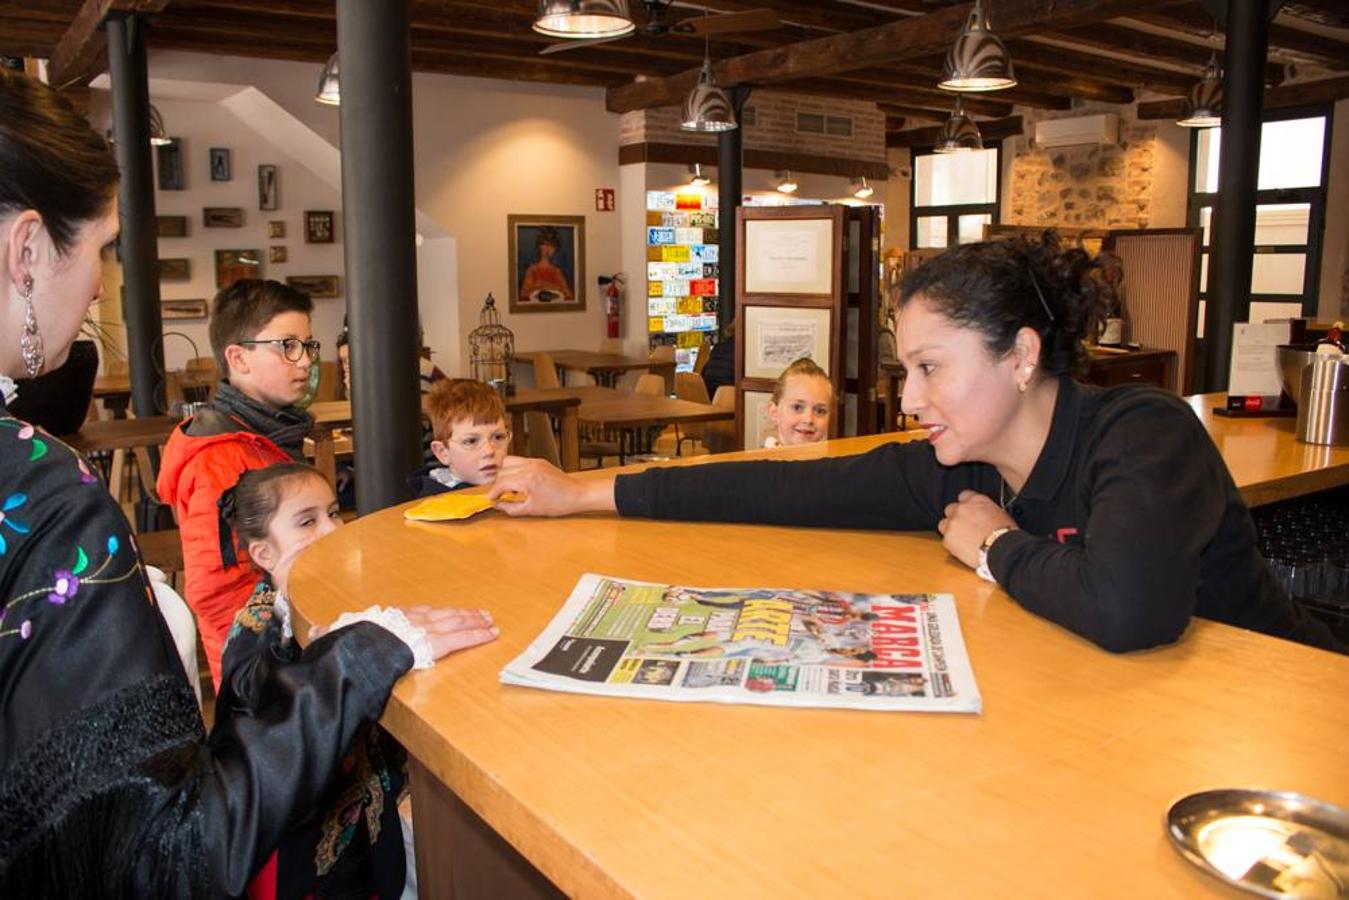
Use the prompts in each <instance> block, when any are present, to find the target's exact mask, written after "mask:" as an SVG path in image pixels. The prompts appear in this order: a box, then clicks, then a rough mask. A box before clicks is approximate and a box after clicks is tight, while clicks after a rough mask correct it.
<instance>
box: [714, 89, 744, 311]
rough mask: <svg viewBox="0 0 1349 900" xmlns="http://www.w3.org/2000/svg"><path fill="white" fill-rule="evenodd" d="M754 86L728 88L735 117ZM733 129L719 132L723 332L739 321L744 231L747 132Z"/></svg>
mask: <svg viewBox="0 0 1349 900" xmlns="http://www.w3.org/2000/svg"><path fill="white" fill-rule="evenodd" d="M749 91H750V89H749V88H747V87H733V88H730V89H729V90H727V92H726V93H727V94H728V95H729V96H730V98H731V107H732V108H733V109H734V110H735V120H736V121H737V122H739V121H740V117H741V116H742V115H743V114H744V112H745V101H746V100H748V99H749ZM742 129H743V125H742V126H741V128H732V129H731V130H730V131H723V132H721V133H720V134H718V135H717V205H718V207H719V208H718V210H717V225H718V228H717V237H718V238H719V239H720V245H721V246H720V250H719V251H718V253H717V259H718V260H720V262H718V263H717V290H718V298H719V299H718V301H717V328H718V331H719V333H720V334H721V335H723V336H724V335H725V334H726V329H727V328H728V327H729V326H730V324H731V323H732V322H734V321H735V285H736V271H735V251H736V247H737V245H738V244H739V242H740V233H739V230H738V229H737V228H736V225H735V211H736V210H737V209H739V208H740V201H741V199H742V198H743V196H744V191H743V189H744V174H745V161H744V131H743V130H742Z"/></svg>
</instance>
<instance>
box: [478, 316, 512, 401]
mask: <svg viewBox="0 0 1349 900" xmlns="http://www.w3.org/2000/svg"><path fill="white" fill-rule="evenodd" d="M468 358H469V366H470V371H471V373H472V375H473V380H474V381H481V382H483V383H484V384H490V385H491V386H492V387H494V388H496V389H497V391H499V392H500V393H501V394H502V395H503V396H509V395H511V394H514V393H515V380H514V378H512V376H511V367H512V366H513V365H514V363H515V334H514V333H513V332H512V331H511V330H510V329H509V328H507V327H506V326H505V325H502V324H501V317H500V316H499V315H498V314H497V302H496V298H495V297H493V296H492V295H491V294H488V295H487V300H486V302H484V303H483V305H482V312H480V313H478V327H477V328H475V329H473V330H472V331H470V332H469V333H468Z"/></svg>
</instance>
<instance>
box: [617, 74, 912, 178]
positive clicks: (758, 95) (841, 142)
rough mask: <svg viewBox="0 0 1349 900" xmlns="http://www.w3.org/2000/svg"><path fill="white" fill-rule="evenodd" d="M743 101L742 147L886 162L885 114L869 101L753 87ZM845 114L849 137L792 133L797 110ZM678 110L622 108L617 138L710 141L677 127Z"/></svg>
mask: <svg viewBox="0 0 1349 900" xmlns="http://www.w3.org/2000/svg"><path fill="white" fill-rule="evenodd" d="M748 106H749V107H750V108H751V109H752V110H753V111H754V124H752V125H746V126H745V134H744V146H745V149H747V150H775V151H779V152H783V153H803V154H809V155H816V156H838V157H843V158H846V159H859V160H866V161H867V162H882V163H883V162H885V114H884V113H882V112H881V111H880V109H879V108H878V107H877V106H876V104H874V103H865V102H862V101H857V100H836V99H833V98H824V97H803V96H799V95H796V94H787V93H781V92H777V91H755V92H754V93H753V94H752V95H751V96H750V99H749V104H748ZM798 111H800V112H809V113H819V114H828V115H831V116H847V117H849V118H851V119H852V120H853V135H852V137H850V138H845V137H835V136H833V135H820V134H797V132H796V114H797V112H798ZM681 112H682V110H681V109H680V108H679V107H677V106H663V107H660V108H658V109H647V110H639V111H637V112H630V113H623V115H622V116H621V117H620V119H619V132H618V142H619V144H621V145H627V144H640V143H647V142H649V143H662V144H715V143H716V142H717V139H716V137H715V136H714V135H704V134H697V133H696V132H690V131H685V130H683V129H682V128H680V127H679V120H680V116H681Z"/></svg>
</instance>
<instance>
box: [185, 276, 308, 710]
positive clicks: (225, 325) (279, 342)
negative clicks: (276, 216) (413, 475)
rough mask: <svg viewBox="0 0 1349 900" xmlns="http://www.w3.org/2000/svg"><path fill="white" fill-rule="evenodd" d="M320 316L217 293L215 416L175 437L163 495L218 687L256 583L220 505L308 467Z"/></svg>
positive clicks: (273, 299) (299, 304)
mask: <svg viewBox="0 0 1349 900" xmlns="http://www.w3.org/2000/svg"><path fill="white" fill-rule="evenodd" d="M313 308H314V304H313V301H312V300H310V299H309V296H308V295H307V294H304V293H301V292H300V291H297V290H295V289H294V288H291V287H287V286H286V285H284V284H281V283H279V282H276V281H262V280H259V279H255V278H245V279H240V280H239V281H236V282H235V283H234V284H232V285H230V286H229V287H227V288H224V289H223V290H221V291H220V292H219V293H218V294H216V297H215V300H214V301H212V304H211V321H210V325H209V332H210V336H211V350H212V352H213V353H214V354H215V358H216V364H217V365H218V366H219V367H220V371H221V373H223V376H224V377H223V378H222V379H221V381H220V383H219V384H218V385H217V386H216V389H215V394H214V396H213V397H212V399H211V402H210V403H209V404H208V405H207V407H206V408H205V409H204V410H202V411H201V412H199V413H197V414H196V415H195V416H193V417H192V418H190V419H187V420H185V421H184V422H183V423H182V424H181V425H180V426H178V428H176V429H174V431H173V434H172V435H171V436H170V437H169V441H168V443H167V444H166V445H165V447H164V454H163V458H162V460H161V463H160V470H159V479H158V488H159V495H160V497H162V498H163V500H164V502H166V503H169V504H171V505H172V506H173V510H174V513H175V515H176V517H177V519H178V528H179V532H180V534H181V536H182V542H183V570H184V573H185V575H186V580H187V585H186V590H185V591H184V594H185V597H186V599H187V603H188V605H189V606H191V607H192V611H193V613H195V614H196V617H197V630H198V631H199V632H200V633H201V640H202V645H203V646H204V647H205V648H206V659H207V662H208V663H209V664H210V667H211V679H212V681H213V682H214V683H215V685H216V686H217V688H218V687H219V685H220V654H221V650H222V648H223V647H224V642H225V636H226V634H227V633H228V632H229V628H230V625H231V623H232V622H233V621H234V616H235V614H236V613H237V612H238V611H239V610H240V609H241V608H242V607H243V606H244V604H245V603H246V602H247V601H248V598H249V595H250V594H251V593H252V591H253V586H254V584H255V583H256V581H257V573H256V572H254V571H253V567H252V566H251V565H250V564H249V561H248V558H247V554H245V553H244V552H243V551H241V550H239V549H238V548H237V547H236V546H235V541H234V536H233V533H232V531H231V530H230V528H229V526H228V525H227V524H226V525H222V524H221V523H222V521H223V518H222V515H221V510H220V508H219V501H220V497H221V494H223V493H224V492H225V489H226V488H228V487H231V486H232V485H234V484H235V483H236V482H237V481H238V480H239V475H240V474H241V473H242V472H244V471H246V470H248V469H261V468H265V467H267V466H270V465H272V464H273V463H278V462H290V461H296V462H303V460H304V439H305V436H306V435H307V434H308V433H309V429H310V427H311V425H312V424H313V420H312V419H311V418H310V416H309V414H308V413H306V412H305V411H304V410H303V409H301V408H300V407H299V406H298V405H297V403H298V402H299V401H300V400H301V399H302V398H303V397H304V396H305V395H306V393H307V391H308V389H309V376H310V370H311V368H313V367H314V366H317V365H318V358H319V342H318V341H316V340H314V337H313V332H312V331H311V328H310V313H311V312H312V311H313Z"/></svg>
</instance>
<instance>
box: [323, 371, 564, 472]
mask: <svg viewBox="0 0 1349 900" xmlns="http://www.w3.org/2000/svg"><path fill="white" fill-rule="evenodd" d="M423 402H424V401H423ZM580 404H581V401H580V398H578V397H577V396H576V394H575V393H574V392H571V391H567V390H562V389H549V390H524V389H520V390H517V391H516V392H515V393H514V394H513V395H512V396H510V397H507V398H506V411H507V412H508V413H510V416H511V430H512V432H513V433H514V434H513V438H512V443H511V452H512V453H517V454H523V453H524V447H525V445H524V441H525V413H527V412H536V411H537V412H545V413H548V414H550V415H554V416H557V418H558V421H559V422H560V425H561V432H562V437H561V440H560V441H559V447H558V452H559V454H560V455H561V457H562V460H561V461H562V468H563V469H565V470H566V471H568V472H575V471H576V470H577V469H578V468H580V465H581V462H580V446H581V440H580V430H579V428H578V427H577V424H576V410H577V408H578V407H579V406H580ZM309 414H310V415H312V416H313V417H314V427H313V429H312V430H311V431H310V432H309V437H310V438H311V439H312V440H313V442H314V465H315V467H316V468H318V470H319V471H320V472H322V473H323V474H324V475H326V476H327V477H328V480H329V481H332V480H333V479H334V477H335V473H336V467H337V462H336V449H335V440H334V435H333V432H334V431H337V430H338V429H342V428H349V427H351V401H350V400H329V401H326V402H323V403H314V404H311V405H310V407H309Z"/></svg>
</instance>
